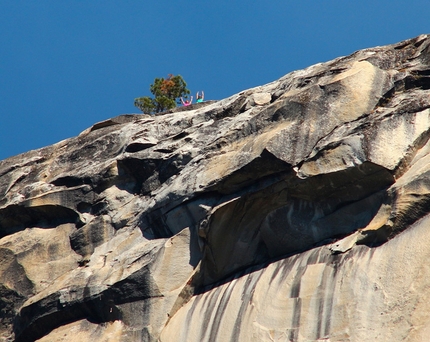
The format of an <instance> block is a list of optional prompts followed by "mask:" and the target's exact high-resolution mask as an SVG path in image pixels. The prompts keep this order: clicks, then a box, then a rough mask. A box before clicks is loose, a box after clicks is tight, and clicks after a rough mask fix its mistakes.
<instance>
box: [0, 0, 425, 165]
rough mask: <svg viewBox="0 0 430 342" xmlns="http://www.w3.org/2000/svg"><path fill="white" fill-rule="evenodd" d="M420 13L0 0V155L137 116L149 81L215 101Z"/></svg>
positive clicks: (233, 2)
mask: <svg viewBox="0 0 430 342" xmlns="http://www.w3.org/2000/svg"><path fill="white" fill-rule="evenodd" d="M429 18H430V1H429V0H409V1H396V0H390V1H388V0H378V1H375V0H360V1H357V0H355V1H353V0H296V1H290V0H270V1H268V0H216V1H214V0H212V1H207V0H200V1H182V0H168V1H167V0H154V1H152V0H115V1H114V0H74V1H72V0H0V101H1V103H0V106H1V107H0V108H1V124H0V160H2V159H5V158H7V157H10V156H12V155H16V154H19V153H22V152H26V151H29V150H32V149H36V148H40V147H43V146H47V145H51V144H53V143H56V142H58V141H60V140H63V139H66V138H69V137H73V136H76V135H78V134H79V133H80V132H81V131H83V130H84V129H86V128H88V127H90V126H91V125H93V124H94V123H96V122H98V121H102V120H105V119H108V118H111V117H114V116H117V115H120V114H126V113H139V110H138V109H137V108H135V107H134V106H133V100H134V98H135V97H139V96H149V95H151V94H150V92H149V85H150V84H151V83H152V82H153V81H154V78H156V77H167V74H169V73H171V74H175V75H177V74H180V75H182V77H183V78H184V79H185V81H186V82H187V85H188V88H189V89H190V90H191V92H192V94H193V95H194V96H195V93H196V92H197V91H198V90H204V91H205V95H206V99H208V100H209V99H223V98H226V97H228V96H231V95H233V94H236V93H238V92H240V91H242V90H245V89H248V88H252V87H255V86H258V85H263V84H266V83H268V82H271V81H273V80H276V79H278V78H280V77H282V76H283V75H285V74H287V73H288V72H290V71H293V70H297V69H302V68H304V67H307V66H309V65H312V64H315V63H318V62H325V61H328V60H331V59H333V58H336V57H339V56H344V55H349V54H351V53H353V52H354V51H356V50H359V49H363V48H367V47H373V46H378V45H386V44H391V43H396V42H399V41H401V40H404V39H408V38H412V37H415V36H418V35H420V34H424V33H430V19H429Z"/></svg>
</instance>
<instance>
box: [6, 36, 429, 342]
mask: <svg viewBox="0 0 430 342" xmlns="http://www.w3.org/2000/svg"><path fill="white" fill-rule="evenodd" d="M429 138H430V35H422V36H419V37H417V38H414V39H411V40H407V41H404V42H401V43H398V44H394V45H389V46H383V47H375V48H370V49H365V50H361V51H357V52H356V53H354V54H352V55H350V56H347V57H341V58H338V59H335V60H333V61H329V62H326V63H321V64H317V65H314V66H311V67H309V68H306V69H304V70H300V71H294V72H292V73H289V74H287V75H286V76H284V77H282V78H281V79H279V80H277V81H274V82H272V83H269V84H266V85H264V86H260V87H256V88H253V89H249V90H246V91H243V92H241V93H239V94H236V95H233V96H231V97H229V98H227V99H224V100H221V101H211V102H207V103H203V104H199V105H194V106H192V107H187V108H178V109H177V110H172V111H171V112H168V113H163V115H157V116H149V115H137V114H135V115H131V114H130V115H121V116H118V117H116V118H112V119H109V120H106V121H104V122H100V123H97V124H95V125H94V126H92V127H91V128H89V129H87V130H86V131H84V132H82V133H81V134H80V135H79V136H77V137H75V138H71V139H67V140H64V141H61V142H59V143H57V144H55V145H52V146H48V147H45V148H42V149H38V150H34V151H30V152H27V153H24V154H21V155H18V156H15V157H12V158H8V159H6V160H3V161H1V162H0V339H1V340H3V341H17V342H28V341H36V340H37V341H43V342H48V341H50V342H52V341H112V342H113V341H126V342H127V341H130V342H131V341H161V342H170V341H180V342H201V341H222V342H227V341H231V342H237V341H241V342H249V341H357V342H358V341H376V340H378V341H426V340H427V339H428V336H430V311H429V310H428V306H429V303H430V266H429V263H428V260H429V258H430V229H429V227H430V215H429V214H430V140H429Z"/></svg>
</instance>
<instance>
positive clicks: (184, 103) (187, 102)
mask: <svg viewBox="0 0 430 342" xmlns="http://www.w3.org/2000/svg"><path fill="white" fill-rule="evenodd" d="M181 102H182V104H183V105H184V106H189V105H190V104H191V103H192V102H193V97H192V96H191V98H190V99H189V100H185V101H184V99H183V98H182V97H181Z"/></svg>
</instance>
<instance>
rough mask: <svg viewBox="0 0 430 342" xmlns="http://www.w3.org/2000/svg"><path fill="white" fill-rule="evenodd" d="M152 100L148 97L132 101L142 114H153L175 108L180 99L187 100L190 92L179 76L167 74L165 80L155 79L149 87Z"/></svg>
mask: <svg viewBox="0 0 430 342" xmlns="http://www.w3.org/2000/svg"><path fill="white" fill-rule="evenodd" d="M149 89H150V91H151V93H152V94H153V95H154V98H151V97H149V96H144V97H138V98H136V99H134V105H135V106H136V107H137V108H139V109H140V110H141V111H142V112H144V113H148V114H153V113H160V112H164V111H166V110H168V109H171V108H175V107H176V105H177V104H180V103H181V102H180V98H181V97H184V98H185V99H186V98H188V96H187V95H188V94H190V91H189V90H188V89H187V84H186V83H185V81H184V79H183V78H182V76H181V75H176V76H173V75H172V74H169V75H168V76H167V78H166V79H164V78H156V79H155V80H154V83H153V84H151V86H150V88H149Z"/></svg>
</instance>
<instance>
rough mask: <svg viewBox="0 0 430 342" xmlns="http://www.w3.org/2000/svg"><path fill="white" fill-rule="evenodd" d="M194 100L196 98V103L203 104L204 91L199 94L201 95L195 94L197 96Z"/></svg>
mask: <svg viewBox="0 0 430 342" xmlns="http://www.w3.org/2000/svg"><path fill="white" fill-rule="evenodd" d="M196 98H197V100H196V103H200V102H203V100H204V98H205V93H204V91H203V90H202V93H201V94H200V93H199V92H197V94H196Z"/></svg>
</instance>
